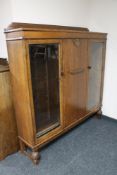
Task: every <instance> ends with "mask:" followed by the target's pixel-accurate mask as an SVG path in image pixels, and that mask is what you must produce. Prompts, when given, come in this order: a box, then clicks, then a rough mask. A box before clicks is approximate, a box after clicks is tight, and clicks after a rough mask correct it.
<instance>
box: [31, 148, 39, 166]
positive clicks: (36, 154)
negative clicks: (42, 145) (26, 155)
mask: <svg viewBox="0 0 117 175" xmlns="http://www.w3.org/2000/svg"><path fill="white" fill-rule="evenodd" d="M31 159H32V161H33V163H34V164H38V163H39V160H40V155H39V152H38V151H32V154H31Z"/></svg>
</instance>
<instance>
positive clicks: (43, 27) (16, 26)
mask: <svg viewBox="0 0 117 175" xmlns="http://www.w3.org/2000/svg"><path fill="white" fill-rule="evenodd" d="M21 30H23V31H35V30H36V31H50V30H51V31H72V32H73V31H75V32H76V31H87V32H88V31H89V29H88V28H85V27H71V26H59V25H47V24H31V23H15V22H13V23H11V24H10V25H9V26H8V27H7V28H6V29H5V30H4V32H5V33H7V32H13V31H21Z"/></svg>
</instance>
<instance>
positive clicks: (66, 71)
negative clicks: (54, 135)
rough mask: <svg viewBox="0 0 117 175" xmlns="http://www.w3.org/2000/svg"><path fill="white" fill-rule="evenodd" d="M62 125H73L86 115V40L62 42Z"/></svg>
mask: <svg viewBox="0 0 117 175" xmlns="http://www.w3.org/2000/svg"><path fill="white" fill-rule="evenodd" d="M63 65H64V66H63V82H64V101H63V102H64V123H65V126H66V127H67V126H68V125H70V124H72V123H75V122H76V121H78V120H80V119H81V118H82V117H84V115H86V85H87V84H86V83H87V81H86V75H87V40H85V39H66V40H64V41H63Z"/></svg>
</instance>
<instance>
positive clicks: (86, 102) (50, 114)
mask: <svg viewBox="0 0 117 175" xmlns="http://www.w3.org/2000/svg"><path fill="white" fill-rule="evenodd" d="M5 34H6V40H7V46H8V55H9V61H10V70H11V75H12V85H13V97H14V105H15V111H16V118H17V126H18V133H19V140H20V146H21V151H22V152H23V153H25V154H26V155H28V156H29V157H30V158H31V159H32V160H33V162H34V163H37V162H38V159H39V153H38V149H39V148H41V147H42V146H43V145H45V144H47V143H48V142H50V141H51V140H53V139H55V138H56V137H58V136H59V135H61V134H63V133H65V132H66V131H68V130H69V129H70V128H72V127H74V126H75V125H77V124H79V123H80V122H81V121H83V120H85V119H86V118H87V117H89V116H91V115H92V114H94V113H97V112H100V111H101V106H102V92H103V78H104V64H105V45H106V34H105V33H96V32H90V31H89V30H88V29H87V28H78V27H63V26H62V27H61V26H49V25H36V24H23V23H12V24H11V25H10V26H9V27H8V28H7V29H6V30H5ZM28 148H31V149H32V153H30V154H29V153H28Z"/></svg>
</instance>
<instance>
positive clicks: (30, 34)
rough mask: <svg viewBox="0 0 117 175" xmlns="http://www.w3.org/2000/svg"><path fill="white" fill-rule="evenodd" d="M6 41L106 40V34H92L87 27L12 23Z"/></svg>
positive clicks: (7, 31)
mask: <svg viewBox="0 0 117 175" xmlns="http://www.w3.org/2000/svg"><path fill="white" fill-rule="evenodd" d="M4 32H5V34H6V40H7V41H8V40H23V39H47V38H49V39H50V38H51V39H65V38H66V39H67V38H84V39H104V40H105V39H106V36H107V34H106V33H99V32H91V31H89V29H88V28H85V27H70V26H57V25H45V24H28V23H15V22H14V23H11V24H10V25H9V26H8V27H7V28H6V29H5V30H4Z"/></svg>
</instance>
